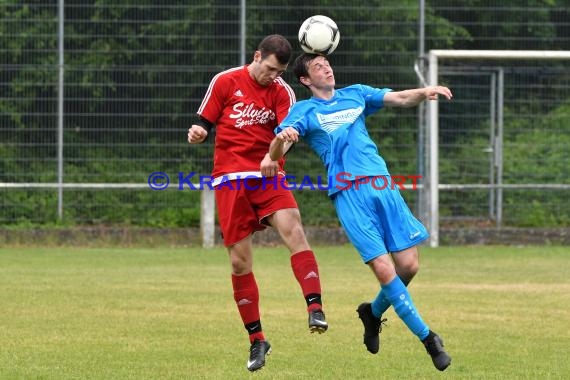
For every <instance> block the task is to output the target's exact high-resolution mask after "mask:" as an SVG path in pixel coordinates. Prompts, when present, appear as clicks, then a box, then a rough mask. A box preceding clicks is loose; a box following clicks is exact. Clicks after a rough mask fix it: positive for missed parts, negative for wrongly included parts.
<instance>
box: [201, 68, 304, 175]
mask: <svg viewBox="0 0 570 380" xmlns="http://www.w3.org/2000/svg"><path fill="white" fill-rule="evenodd" d="M248 66H249V65H245V66H240V67H235V68H232V69H229V70H226V71H223V72H221V73H219V74H217V75H216V76H215V77H214V78H213V79H212V81H211V82H210V86H209V87H208V91H207V92H206V96H205V97H204V99H203V100H202V104H201V105H200V108H198V115H200V116H201V117H203V118H204V119H206V120H208V121H209V122H211V123H213V124H216V141H215V146H214V147H215V149H214V169H213V171H212V176H213V177H214V178H217V177H220V176H226V175H230V176H229V177H230V179H231V175H232V174H233V176H234V177H235V176H236V175H237V176H238V177H241V178H244V177H245V175H247V176H251V177H254V176H255V177H261V173H260V171H259V165H260V163H261V160H263V157H264V156H265V154H267V152H268V151H269V144H270V143H271V140H273V138H274V137H275V133H274V132H273V130H274V129H275V127H277V125H279V123H280V122H281V121H282V120H283V119H284V118H285V116H287V113H288V112H289V109H290V108H291V106H292V105H293V103H295V93H294V92H293V90H292V89H291V87H290V86H289V85H288V84H287V83H286V82H285V81H284V80H283V79H282V78H281V77H278V78H277V79H275V80H274V81H273V83H271V85H269V86H267V87H263V86H261V85H260V84H258V83H257V82H256V81H255V79H253V78H252V77H251V76H250V75H249V72H248V70H247V67H248ZM284 163H285V160H284V159H281V160H279V168H280V170H281V171H283V165H284ZM216 182H217V181H216Z"/></svg>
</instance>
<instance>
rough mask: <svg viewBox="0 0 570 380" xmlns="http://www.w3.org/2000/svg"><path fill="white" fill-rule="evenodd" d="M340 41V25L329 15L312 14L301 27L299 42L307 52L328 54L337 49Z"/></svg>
mask: <svg viewBox="0 0 570 380" xmlns="http://www.w3.org/2000/svg"><path fill="white" fill-rule="evenodd" d="M339 41H340V32H339V31H338V27H337V26H336V23H335V22H334V21H333V20H331V19H330V18H328V17H327V16H321V15H317V16H311V17H309V18H308V19H306V20H305V21H303V24H302V25H301V27H300V28H299V43H300V44H301V48H302V49H303V50H304V51H305V52H307V53H312V54H322V55H328V54H330V53H332V52H333V51H334V49H336V47H337V46H338V43H339Z"/></svg>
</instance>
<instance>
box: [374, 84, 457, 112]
mask: <svg viewBox="0 0 570 380" xmlns="http://www.w3.org/2000/svg"><path fill="white" fill-rule="evenodd" d="M439 95H442V96H444V97H445V98H446V99H448V100H451V98H452V97H453V95H452V94H451V90H450V89H449V88H447V87H444V86H429V87H422V88H414V89H411V90H404V91H392V92H388V93H387V94H386V95H384V105H385V106H386V107H414V106H417V105H418V104H420V103H421V102H423V101H424V100H437V98H438V96H439Z"/></svg>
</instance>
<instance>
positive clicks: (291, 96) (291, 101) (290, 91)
mask: <svg viewBox="0 0 570 380" xmlns="http://www.w3.org/2000/svg"><path fill="white" fill-rule="evenodd" d="M275 82H277V83H279V84H280V85H281V86H283V87H284V88H285V90H286V91H287V94H289V108H291V106H292V105H293V104H294V103H295V102H296V101H297V99H296V98H295V92H294V91H293V89H292V88H291V86H289V84H287V82H285V80H284V79H283V78H281V77H277V79H275ZM281 121H282V120H279V122H281Z"/></svg>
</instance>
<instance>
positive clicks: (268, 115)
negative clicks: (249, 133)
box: [229, 102, 277, 129]
mask: <svg viewBox="0 0 570 380" xmlns="http://www.w3.org/2000/svg"><path fill="white" fill-rule="evenodd" d="M232 110H233V112H232V113H231V114H230V115H229V117H230V119H235V120H236V124H235V127H236V128H239V129H242V128H244V127H247V126H249V125H255V124H267V123H269V122H270V121H274V120H276V119H277V117H276V116H275V113H274V112H273V111H272V110H270V109H267V108H265V107H262V108H258V107H256V106H255V103H250V104H247V105H246V104H244V103H242V102H240V103H236V104H234V106H233V108H232Z"/></svg>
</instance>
